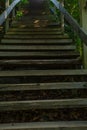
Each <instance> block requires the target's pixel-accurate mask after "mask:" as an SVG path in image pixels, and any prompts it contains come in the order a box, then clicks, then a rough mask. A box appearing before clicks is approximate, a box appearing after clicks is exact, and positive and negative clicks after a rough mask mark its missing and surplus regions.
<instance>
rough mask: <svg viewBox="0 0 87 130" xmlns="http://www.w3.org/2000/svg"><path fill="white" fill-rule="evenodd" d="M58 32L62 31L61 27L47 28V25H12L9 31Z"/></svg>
mask: <svg viewBox="0 0 87 130" xmlns="http://www.w3.org/2000/svg"><path fill="white" fill-rule="evenodd" d="M13 31H14V32H15V31H17V32H38V31H40V32H50V31H51V32H58V31H61V28H47V27H44V28H41V27H40V28H33V27H32V28H31V27H19V28H15V27H12V28H10V29H9V32H13Z"/></svg>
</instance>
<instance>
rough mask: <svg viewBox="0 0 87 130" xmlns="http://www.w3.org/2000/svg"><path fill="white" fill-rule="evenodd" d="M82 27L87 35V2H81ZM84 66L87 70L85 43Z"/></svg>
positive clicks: (83, 0)
mask: <svg viewBox="0 0 87 130" xmlns="http://www.w3.org/2000/svg"><path fill="white" fill-rule="evenodd" d="M80 11H81V12H80V14H81V25H82V28H83V29H84V30H85V32H86V33H87V0H80ZM83 64H84V68H85V69H87V46H86V45H85V44H84V43H83Z"/></svg>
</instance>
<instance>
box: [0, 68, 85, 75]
mask: <svg viewBox="0 0 87 130" xmlns="http://www.w3.org/2000/svg"><path fill="white" fill-rule="evenodd" d="M16 76H17V77H24V76H31V77H32V76H37V77H38V76H39V77H42V76H45V77H46V76H87V70H86V69H81V70H80V69H78V70H19V71H0V77H16Z"/></svg>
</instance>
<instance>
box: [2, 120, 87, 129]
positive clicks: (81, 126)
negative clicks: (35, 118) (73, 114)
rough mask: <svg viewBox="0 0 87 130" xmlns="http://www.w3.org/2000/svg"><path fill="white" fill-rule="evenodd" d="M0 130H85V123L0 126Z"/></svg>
mask: <svg viewBox="0 0 87 130" xmlns="http://www.w3.org/2000/svg"><path fill="white" fill-rule="evenodd" d="M0 130H87V121H56V122H33V123H32V122H30V123H9V124H0Z"/></svg>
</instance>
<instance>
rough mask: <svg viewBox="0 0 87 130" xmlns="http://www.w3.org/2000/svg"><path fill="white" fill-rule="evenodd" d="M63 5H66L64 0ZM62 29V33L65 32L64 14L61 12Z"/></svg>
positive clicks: (62, 0)
mask: <svg viewBox="0 0 87 130" xmlns="http://www.w3.org/2000/svg"><path fill="white" fill-rule="evenodd" d="M60 3H61V5H62V6H63V7H64V0H61V2H60ZM61 29H62V33H64V15H63V14H62V13H61Z"/></svg>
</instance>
